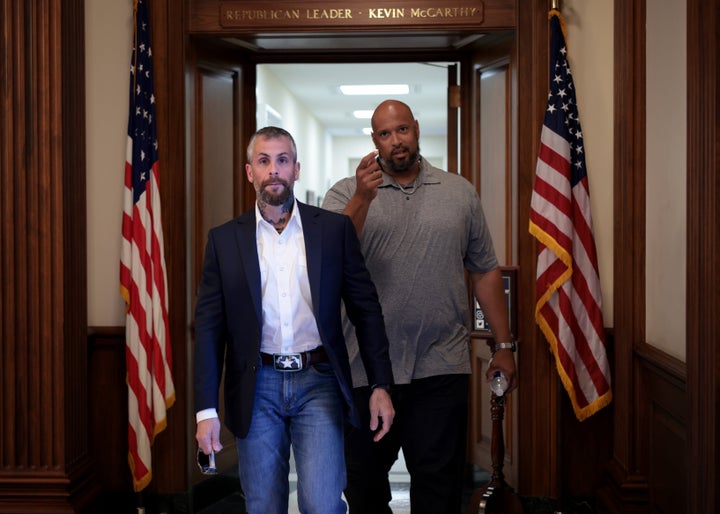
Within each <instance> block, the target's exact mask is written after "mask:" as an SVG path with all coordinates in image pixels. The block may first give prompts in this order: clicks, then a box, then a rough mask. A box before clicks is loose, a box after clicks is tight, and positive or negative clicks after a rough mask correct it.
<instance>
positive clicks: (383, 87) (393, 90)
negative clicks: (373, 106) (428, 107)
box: [340, 84, 410, 95]
mask: <svg viewBox="0 0 720 514" xmlns="http://www.w3.org/2000/svg"><path fill="white" fill-rule="evenodd" d="M340 91H341V92H342V94H344V95H407V94H408V93H410V86H408V85H407V84H358V85H343V86H340Z"/></svg>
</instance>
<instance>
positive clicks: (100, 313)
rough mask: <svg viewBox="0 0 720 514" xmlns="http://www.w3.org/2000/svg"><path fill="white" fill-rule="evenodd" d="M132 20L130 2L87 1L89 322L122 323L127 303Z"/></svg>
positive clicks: (86, 83) (109, 0) (96, 324)
mask: <svg viewBox="0 0 720 514" xmlns="http://www.w3.org/2000/svg"><path fill="white" fill-rule="evenodd" d="M132 25H133V18H132V2H130V1H127V2H118V1H117V0H92V1H89V2H85V38H86V44H85V64H86V66H85V85H86V95H87V101H86V117H85V120H86V124H87V151H86V158H87V185H86V188H87V209H88V216H87V238H88V245H87V262H88V277H87V278H88V324H89V325H90V326H118V325H124V324H125V303H124V302H123V300H122V298H121V297H120V238H121V222H122V209H123V206H122V201H123V182H124V180H125V146H126V142H127V121H128V102H129V87H130V57H131V54H132V30H133V27H132ZM160 166H162V162H161V163H160Z"/></svg>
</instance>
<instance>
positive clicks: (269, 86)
mask: <svg viewBox="0 0 720 514" xmlns="http://www.w3.org/2000/svg"><path fill="white" fill-rule="evenodd" d="M255 94H256V95H257V103H258V111H261V110H262V109H263V107H264V106H266V105H269V106H271V107H272V109H273V110H274V111H276V112H277V113H278V114H279V115H280V117H281V119H282V121H281V123H280V127H282V128H284V129H285V130H287V131H288V132H290V134H292V136H293V138H294V139H295V143H296V144H297V147H298V162H300V180H299V181H298V182H296V184H295V196H296V198H297V199H298V200H300V201H303V202H304V201H305V200H306V198H305V197H306V192H307V191H308V190H310V191H315V192H316V194H317V193H318V192H319V191H320V190H321V189H322V186H323V184H324V182H325V181H324V175H325V169H326V166H325V159H326V158H327V153H326V151H325V150H326V145H327V144H329V142H328V140H327V139H326V137H325V127H323V125H322V124H321V123H320V122H319V121H318V120H317V119H316V118H315V117H314V116H313V115H312V113H310V112H309V111H308V110H307V109H305V107H304V106H303V105H302V104H301V103H300V102H299V101H298V99H297V98H295V96H294V95H293V94H292V93H291V92H290V91H289V90H288V89H287V88H286V87H285V86H283V85H282V83H281V82H280V81H279V80H277V78H276V77H275V75H274V74H273V72H272V71H270V70H269V69H268V68H266V67H263V66H258V73H257V90H256V92H255ZM265 121H267V120H265V119H264V118H263V113H262V112H259V113H258V128H260V127H261V126H264V125H265V124H266V123H265Z"/></svg>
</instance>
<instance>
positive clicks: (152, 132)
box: [120, 0, 175, 491]
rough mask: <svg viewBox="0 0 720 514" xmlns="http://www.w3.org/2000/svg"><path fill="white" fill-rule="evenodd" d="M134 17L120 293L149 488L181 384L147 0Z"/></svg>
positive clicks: (136, 459) (140, 483) (132, 425)
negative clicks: (175, 370)
mask: <svg viewBox="0 0 720 514" xmlns="http://www.w3.org/2000/svg"><path fill="white" fill-rule="evenodd" d="M134 14H135V31H134V37H133V51H132V61H131V66H130V108H129V111H130V112H129V116H128V137H127V152H126V162H125V192H124V205H123V219H122V254H121V258H120V293H121V295H122V297H123V298H124V300H125V304H126V311H127V313H126V325H125V331H126V333H125V341H126V351H125V356H126V364H127V384H128V460H129V463H130V470H131V472H132V480H133V488H134V490H135V491H141V490H142V489H144V488H145V487H146V486H147V485H148V484H149V483H150V480H152V463H151V460H152V459H151V447H152V444H153V441H154V439H155V436H156V435H157V434H158V433H160V432H162V431H163V430H164V429H165V428H166V426H167V416H166V411H167V409H169V408H170V407H171V406H172V405H173V403H174V402H175V387H174V385H173V379H172V372H171V369H172V352H171V348H170V338H169V326H168V299H167V273H166V269H165V255H164V243H163V229H162V214H161V209H160V190H159V187H160V182H159V178H160V168H159V165H158V150H157V133H156V125H155V96H154V94H153V73H152V47H151V45H150V24H149V21H148V7H147V0H136V1H135V9H134Z"/></svg>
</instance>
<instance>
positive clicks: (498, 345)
mask: <svg viewBox="0 0 720 514" xmlns="http://www.w3.org/2000/svg"><path fill="white" fill-rule="evenodd" d="M498 350H510V351H513V352H514V351H515V350H517V345H516V344H515V341H512V342H509V343H495V350H494V351H498Z"/></svg>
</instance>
